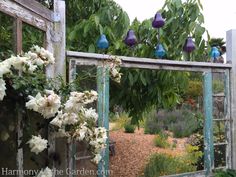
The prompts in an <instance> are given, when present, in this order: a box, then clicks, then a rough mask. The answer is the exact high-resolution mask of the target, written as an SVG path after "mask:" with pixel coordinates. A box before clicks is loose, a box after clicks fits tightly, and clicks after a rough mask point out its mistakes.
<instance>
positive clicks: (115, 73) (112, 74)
mask: <svg viewBox="0 0 236 177" xmlns="http://www.w3.org/2000/svg"><path fill="white" fill-rule="evenodd" d="M110 73H111V76H112V77H116V76H117V75H118V74H119V72H118V71H117V69H116V68H111V70H110Z"/></svg>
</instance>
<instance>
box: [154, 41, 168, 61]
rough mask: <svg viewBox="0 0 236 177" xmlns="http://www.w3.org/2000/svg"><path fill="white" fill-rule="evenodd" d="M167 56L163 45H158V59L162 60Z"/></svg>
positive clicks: (156, 54)
mask: <svg viewBox="0 0 236 177" xmlns="http://www.w3.org/2000/svg"><path fill="white" fill-rule="evenodd" d="M165 54H166V51H165V49H164V47H163V46H162V45H161V44H158V45H157V46H156V50H155V56H156V57H158V58H162V57H164V56H165Z"/></svg>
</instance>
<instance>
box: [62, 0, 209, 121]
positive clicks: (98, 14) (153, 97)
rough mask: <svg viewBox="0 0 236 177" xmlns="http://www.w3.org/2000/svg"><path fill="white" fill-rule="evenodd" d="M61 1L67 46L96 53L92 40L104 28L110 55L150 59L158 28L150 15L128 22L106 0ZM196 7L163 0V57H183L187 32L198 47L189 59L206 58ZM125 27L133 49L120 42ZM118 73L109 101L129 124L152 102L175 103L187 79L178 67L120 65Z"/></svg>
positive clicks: (162, 105) (193, 0)
mask: <svg viewBox="0 0 236 177" xmlns="http://www.w3.org/2000/svg"><path fill="white" fill-rule="evenodd" d="M66 3H67V44H68V49H70V50H78V51H86V52H87V51H88V52H98V50H97V48H96V47H95V43H96V40H97V39H98V37H99V35H100V34H101V33H105V34H106V35H107V37H108V40H109V42H110V44H111V45H110V47H109V49H108V51H107V52H108V53H109V54H117V55H127V56H138V57H148V58H154V48H155V46H156V44H157V38H156V35H157V30H155V29H153V28H151V20H152V19H149V20H145V21H143V22H139V21H138V20H134V21H133V23H132V25H131V26H130V27H129V18H128V16H127V14H126V13H125V12H124V11H123V10H122V9H121V8H120V7H119V6H118V5H117V4H116V3H115V2H113V1H111V0H93V1H92V2H88V1H80V0H74V1H66ZM200 7H201V4H200V3H199V1H197V0H191V1H190V0H188V1H186V2H182V1H181V0H177V1H170V0H168V1H166V3H165V5H164V7H163V8H162V10H161V11H162V13H163V16H164V17H165V18H166V25H165V26H164V28H163V30H161V41H160V42H161V43H163V45H164V47H165V49H166V50H167V51H168V52H167V56H166V58H168V59H177V60H182V59H183V57H182V54H183V52H182V48H183V44H184V42H185V39H186V38H187V36H188V35H192V36H193V37H194V38H195V42H196V46H197V50H196V51H195V52H194V54H193V56H192V57H191V58H192V59H193V60H197V58H201V59H203V60H206V58H207V55H208V53H207V52H205V41H204V40H203V38H202V34H203V33H204V32H205V28H204V27H202V24H203V22H204V18H203V15H202V13H201V8H200ZM180 16H181V18H180ZM128 28H132V29H134V30H135V32H136V35H137V38H138V45H137V46H136V47H134V48H132V50H130V49H129V48H128V47H127V46H125V44H124V43H123V38H124V36H125V35H126V32H127V30H128ZM173 46H174V47H173ZM122 72H123V74H124V75H123V78H122V82H121V84H120V85H118V84H115V83H112V84H111V105H112V106H114V105H117V104H118V105H121V106H122V107H123V108H124V109H125V111H127V112H129V113H130V115H131V116H132V123H138V122H139V120H140V119H141V117H142V113H143V112H145V111H146V110H148V109H149V108H150V107H151V106H153V105H157V106H158V107H159V108H170V107H174V106H175V105H176V104H177V103H178V102H180V100H181V99H180V94H181V93H182V92H183V90H184V89H185V88H186V83H187V78H188V74H187V73H178V72H165V71H158V72H157V71H150V70H142V71H141V70H135V69H134V70H129V71H128V70H125V69H123V70H122ZM121 88H122V89H121ZM140 103H142V104H140Z"/></svg>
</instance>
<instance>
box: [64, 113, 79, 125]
mask: <svg viewBox="0 0 236 177" xmlns="http://www.w3.org/2000/svg"><path fill="white" fill-rule="evenodd" d="M62 119H63V125H74V124H76V123H77V122H78V121H79V117H78V115H77V114H75V113H64V114H63V118H62Z"/></svg>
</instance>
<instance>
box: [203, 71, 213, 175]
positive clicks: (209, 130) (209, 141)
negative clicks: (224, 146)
mask: <svg viewBox="0 0 236 177" xmlns="http://www.w3.org/2000/svg"><path fill="white" fill-rule="evenodd" d="M203 88H204V90H203V91H204V115H205V122H204V168H205V170H206V175H209V174H210V173H211V171H212V169H213V168H214V146H213V113H212V110H213V103H212V72H211V70H210V71H209V72H205V73H204V86H203Z"/></svg>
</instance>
